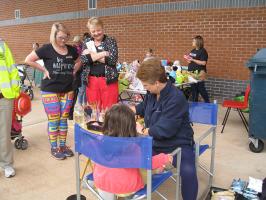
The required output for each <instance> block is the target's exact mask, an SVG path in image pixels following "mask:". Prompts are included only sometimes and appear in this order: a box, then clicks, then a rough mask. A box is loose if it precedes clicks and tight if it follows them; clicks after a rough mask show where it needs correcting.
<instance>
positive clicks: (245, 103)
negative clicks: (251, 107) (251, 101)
mask: <svg viewBox="0 0 266 200" xmlns="http://www.w3.org/2000/svg"><path fill="white" fill-rule="evenodd" d="M249 93H250V85H249V84H248V85H247V88H246V91H245V97H244V105H245V107H248V98H249Z"/></svg>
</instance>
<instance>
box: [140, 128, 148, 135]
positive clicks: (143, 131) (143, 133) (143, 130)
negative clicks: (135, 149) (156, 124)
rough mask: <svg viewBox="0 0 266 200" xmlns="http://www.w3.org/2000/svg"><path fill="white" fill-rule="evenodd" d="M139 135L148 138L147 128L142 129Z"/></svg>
mask: <svg viewBox="0 0 266 200" xmlns="http://www.w3.org/2000/svg"><path fill="white" fill-rule="evenodd" d="M141 134H142V135H147V136H148V135H149V129H148V128H143V129H142V132H141Z"/></svg>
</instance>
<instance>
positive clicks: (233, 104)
mask: <svg viewBox="0 0 266 200" xmlns="http://www.w3.org/2000/svg"><path fill="white" fill-rule="evenodd" d="M249 93H250V85H248V86H247V88H246V91H245V97H244V101H243V102H241V101H234V100H224V101H223V104H222V106H223V107H225V108H227V111H226V113H225V116H224V119H223V123H222V125H223V128H222V131H221V133H223V131H224V127H225V125H226V122H227V119H228V117H229V114H230V111H231V108H234V109H236V110H237V112H238V114H239V116H240V118H241V120H242V122H243V124H244V126H245V128H246V130H247V132H248V121H247V119H246V118H245V116H244V114H243V112H242V109H246V108H248V98H249Z"/></svg>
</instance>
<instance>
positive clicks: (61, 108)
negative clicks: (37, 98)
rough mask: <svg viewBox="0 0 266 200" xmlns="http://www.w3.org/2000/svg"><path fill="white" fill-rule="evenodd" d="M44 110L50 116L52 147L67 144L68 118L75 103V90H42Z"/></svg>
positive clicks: (49, 125) (49, 135)
mask: <svg viewBox="0 0 266 200" xmlns="http://www.w3.org/2000/svg"><path fill="white" fill-rule="evenodd" d="M41 95H42V102H43V106H44V110H45V112H46V114H47V117H48V138H49V141H50V143H51V147H52V148H57V141H58V140H59V146H65V144H66V137H67V128H68V127H67V118H68V115H69V110H70V108H71V106H72V103H73V97H74V93H73V91H71V92H68V93H54V92H44V91H41Z"/></svg>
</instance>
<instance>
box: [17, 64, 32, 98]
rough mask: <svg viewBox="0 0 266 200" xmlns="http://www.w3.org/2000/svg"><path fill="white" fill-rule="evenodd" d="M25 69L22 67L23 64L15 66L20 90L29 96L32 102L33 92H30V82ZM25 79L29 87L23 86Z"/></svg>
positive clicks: (24, 66)
mask: <svg viewBox="0 0 266 200" xmlns="http://www.w3.org/2000/svg"><path fill="white" fill-rule="evenodd" d="M26 67H27V66H26V65H23V64H18V65H17V69H18V74H19V77H20V85H21V90H22V92H24V93H26V94H27V95H29V97H30V99H31V100H33V98H34V94H33V90H32V80H31V79H30V78H29V76H28V74H27V69H26ZM26 79H27V81H28V82H29V85H26V84H25V80H26Z"/></svg>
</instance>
